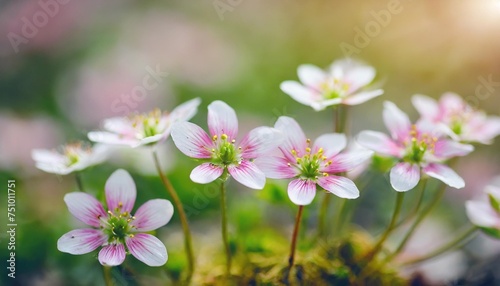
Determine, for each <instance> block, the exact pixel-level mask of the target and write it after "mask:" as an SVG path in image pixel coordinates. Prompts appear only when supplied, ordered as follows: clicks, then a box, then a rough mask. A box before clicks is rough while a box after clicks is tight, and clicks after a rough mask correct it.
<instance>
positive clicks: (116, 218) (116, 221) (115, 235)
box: [102, 204, 135, 243]
mask: <svg viewBox="0 0 500 286" xmlns="http://www.w3.org/2000/svg"><path fill="white" fill-rule="evenodd" d="M120 209H121V204H120V207H118V208H116V210H115V212H112V211H108V220H107V221H104V224H103V226H102V228H103V229H104V233H106V234H107V235H108V238H109V239H108V242H116V241H118V242H122V243H125V237H126V236H128V235H131V234H130V230H131V229H132V226H131V225H130V222H131V221H133V220H134V219H135V217H133V216H131V215H130V213H128V212H121V213H120Z"/></svg>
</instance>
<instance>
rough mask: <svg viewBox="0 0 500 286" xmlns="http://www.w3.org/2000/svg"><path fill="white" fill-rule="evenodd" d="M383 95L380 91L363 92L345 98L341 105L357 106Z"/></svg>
mask: <svg viewBox="0 0 500 286" xmlns="http://www.w3.org/2000/svg"><path fill="white" fill-rule="evenodd" d="M382 94H384V91H383V90H382V89H377V90H370V91H363V92H359V93H356V94H353V95H350V96H348V97H346V98H345V99H344V100H343V101H342V103H344V104H347V105H357V104H361V103H364V102H367V101H368V100H370V99H372V98H375V97H377V96H380V95H382Z"/></svg>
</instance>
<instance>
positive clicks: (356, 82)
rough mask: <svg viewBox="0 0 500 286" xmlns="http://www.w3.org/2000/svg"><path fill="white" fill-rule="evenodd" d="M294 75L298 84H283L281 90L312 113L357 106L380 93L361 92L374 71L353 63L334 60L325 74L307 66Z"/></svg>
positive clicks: (378, 90) (369, 67) (374, 91)
mask: <svg viewBox="0 0 500 286" xmlns="http://www.w3.org/2000/svg"><path fill="white" fill-rule="evenodd" d="M297 74H298V76H299V79H300V81H301V82H300V83H299V82H296V81H290V80H288V81H284V82H283V83H281V85H280V88H281V90H282V91H283V92H285V93H286V94H288V95H290V96H291V97H292V98H293V99H295V100H296V101H298V102H299V103H302V104H304V105H308V106H311V107H312V108H313V109H314V110H316V111H319V110H323V109H325V108H326V107H328V106H331V105H338V104H346V105H357V104H361V103H363V102H365V101H368V100H370V99H372V98H374V97H377V96H379V95H382V94H383V93H384V91H383V90H382V89H376V90H367V89H365V87H366V86H367V85H368V84H370V83H371V82H372V81H373V79H374V78H375V74H376V71H375V69H374V68H373V67H371V66H368V65H365V64H363V63H361V62H359V61H355V60H353V59H343V60H337V61H335V62H334V63H333V64H332V65H331V66H330V68H329V69H328V70H327V71H324V70H322V69H320V68H318V67H316V66H314V65H310V64H305V65H301V66H299V68H298V70H297Z"/></svg>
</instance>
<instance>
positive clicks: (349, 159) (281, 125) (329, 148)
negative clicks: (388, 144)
mask: <svg viewBox="0 0 500 286" xmlns="http://www.w3.org/2000/svg"><path fill="white" fill-rule="evenodd" d="M274 127H275V128H276V129H278V130H280V131H281V132H283V134H284V135H285V142H284V143H283V144H281V145H280V146H279V150H280V151H281V156H276V157H274V156H270V157H264V158H260V159H259V160H258V161H257V164H258V166H259V167H261V169H262V170H263V171H264V173H265V174H266V176H267V177H269V178H273V179H291V178H293V180H292V181H291V182H290V184H289V185H288V196H289V198H290V200H291V201H292V202H293V203H294V204H297V205H308V204H310V203H311V202H312V201H313V199H314V197H315V195H316V191H317V185H319V187H321V188H323V189H325V190H326V191H328V192H330V193H332V194H335V195H337V196H339V197H341V198H346V199H355V198H357V197H358V196H359V190H358V188H357V187H356V185H355V184H354V182H353V181H351V180H350V179H348V178H345V177H341V176H336V175H335V174H338V173H343V172H347V171H349V170H352V169H354V168H355V167H357V166H358V165H361V164H363V162H364V161H366V160H367V159H368V158H370V157H371V155H372V153H373V152H372V151H368V150H358V151H356V152H352V153H340V151H342V150H343V149H344V148H345V147H346V137H345V135H344V134H338V133H331V134H324V135H322V136H320V137H318V138H317V139H316V141H315V142H314V144H312V145H311V140H310V139H307V138H306V136H305V135H304V132H303V131H302V129H301V128H300V126H299V124H298V123H297V122H296V121H295V120H294V119H292V118H290V117H287V116H281V117H280V118H279V119H278V121H277V122H276V124H275V125H274Z"/></svg>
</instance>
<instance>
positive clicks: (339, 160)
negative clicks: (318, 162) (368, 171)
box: [320, 150, 373, 174]
mask: <svg viewBox="0 0 500 286" xmlns="http://www.w3.org/2000/svg"><path fill="white" fill-rule="evenodd" d="M372 156H373V151H370V150H356V151H355V152H349V153H343V154H338V155H337V156H335V157H333V158H332V164H330V165H328V166H326V167H322V168H321V169H320V171H321V172H326V173H330V174H335V173H341V172H348V171H351V170H352V169H354V168H356V167H357V166H359V165H361V164H363V163H365V162H366V160H368V159H370V158H371V157H372Z"/></svg>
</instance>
